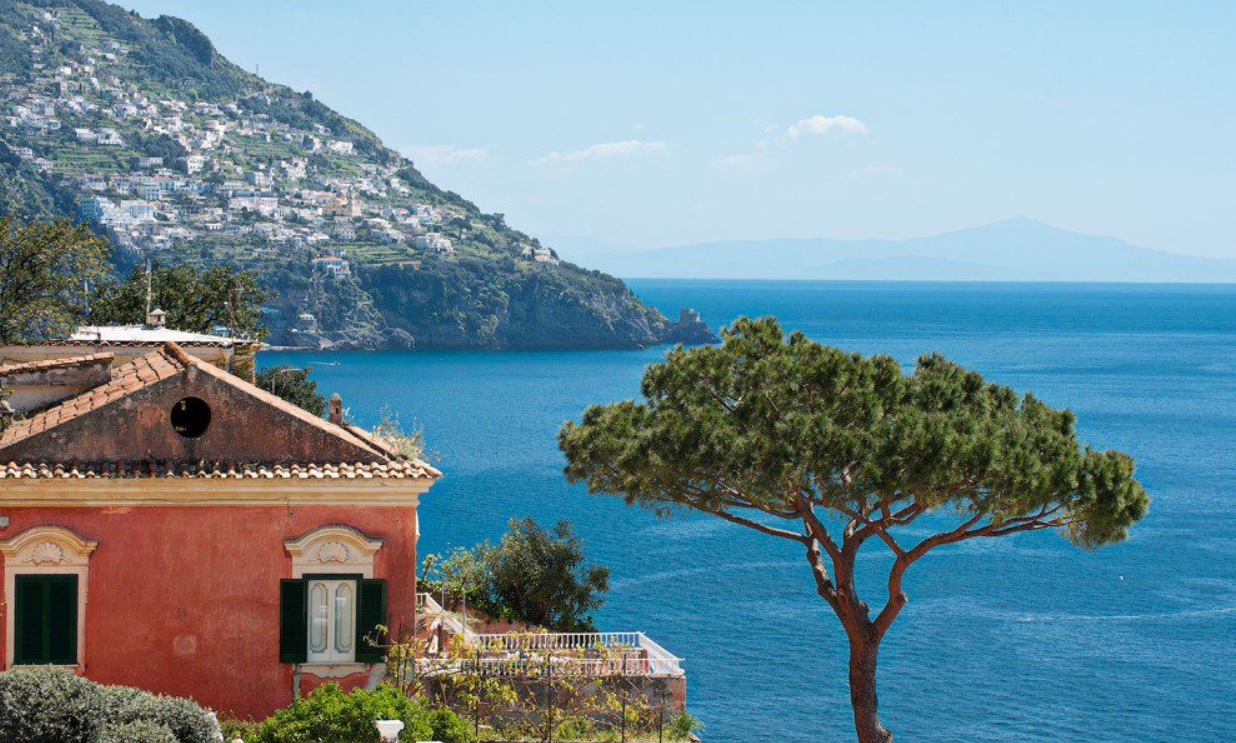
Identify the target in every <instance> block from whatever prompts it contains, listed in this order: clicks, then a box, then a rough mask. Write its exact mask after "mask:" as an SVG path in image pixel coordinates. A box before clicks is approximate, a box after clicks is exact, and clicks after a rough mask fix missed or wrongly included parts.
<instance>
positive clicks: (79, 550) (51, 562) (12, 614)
mask: <svg viewBox="0 0 1236 743" xmlns="http://www.w3.org/2000/svg"><path fill="white" fill-rule="evenodd" d="M98 546H99V543H98V542H97V541H94V540H88V539H83V538H81V537H80V536H78V535H77V534H76V533H74V532H72V531H70V530H69V529H66V528H64V527H62V526H52V525H46V526H34V527H31V528H29V529H26V530H25V531H23V532H21V533H20V534H18V535H16V536H14V537H13V538H12V539H6V540H4V541H0V556H3V558H4V606H5V609H6V611H5V612H4V643H5V644H4V668H5V670H8V669H10V668H13V666H14V665H16V663H15V662H14V661H15V655H16V650H17V648H16V642H17V640H16V635H17V576H19V575H76V576H77V663H75V664H73V665H71V666H69V668H85V667H86V597H87V593H88V587H89V582H88V580H89V577H90V554H91V553H92V552H94V550H95V548H96V547H98Z"/></svg>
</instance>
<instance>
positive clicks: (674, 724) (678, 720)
mask: <svg viewBox="0 0 1236 743" xmlns="http://www.w3.org/2000/svg"><path fill="white" fill-rule="evenodd" d="M703 727H704V723H702V722H700V721H699V720H698V719H696V717H695V716H694V715H692V714H691V713H690V712H683V713H682V714H681V715H678V716H677V717H675V718H674V719H673V720H670V723H669V725H667V726H666V727H665V730H666V732H667V733H668V734H669V738H670V740H687V739H688V738H690V737H691V734H692V733H696V732H699V731H700V730H702V729H703Z"/></svg>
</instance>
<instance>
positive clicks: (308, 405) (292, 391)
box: [253, 364, 326, 418]
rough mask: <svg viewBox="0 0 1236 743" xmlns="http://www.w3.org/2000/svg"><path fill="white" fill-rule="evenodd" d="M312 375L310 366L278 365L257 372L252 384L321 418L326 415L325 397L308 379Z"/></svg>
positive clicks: (315, 383) (315, 384)
mask: <svg viewBox="0 0 1236 743" xmlns="http://www.w3.org/2000/svg"><path fill="white" fill-rule="evenodd" d="M312 373H313V367H312V366H306V367H304V368H301V369H298V368H296V367H294V366H290V365H288V364H279V365H277V366H268V367H266V368H265V369H261V370H259V371H258V373H257V376H256V377H255V378H254V382H253V383H254V384H256V385H257V386H258V387H261V388H262V389H264V390H266V391H267V392H271V393H273V394H275V395H277V396H279V397H281V398H283V399H284V400H287V401H288V402H290V403H292V404H293V405H295V406H296V407H298V408H301V409H302V410H305V411H306V412H308V413H310V414H311V415H315V416H317V417H318V418H321V417H322V416H323V415H326V396H325V395H323V394H322V393H321V392H318V383H317V382H315V381H314V380H313V378H312V377H310V375H311V374H312Z"/></svg>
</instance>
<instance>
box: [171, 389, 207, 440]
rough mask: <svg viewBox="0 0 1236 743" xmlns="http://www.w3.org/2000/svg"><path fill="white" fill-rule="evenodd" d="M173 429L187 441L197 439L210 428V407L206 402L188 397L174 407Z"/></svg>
mask: <svg viewBox="0 0 1236 743" xmlns="http://www.w3.org/2000/svg"><path fill="white" fill-rule="evenodd" d="M172 428H174V429H175V430H176V433H178V434H180V435H181V436H184V437H185V438H187V439H196V438H198V437H199V436H201V435H202V434H204V433H206V429H207V428H210V406H209V405H207V404H206V401H205V400H201V399H199V398H196V397H186V398H184V399H183V400H181V401H180V402H178V403H176V405H175V406H173V407H172Z"/></svg>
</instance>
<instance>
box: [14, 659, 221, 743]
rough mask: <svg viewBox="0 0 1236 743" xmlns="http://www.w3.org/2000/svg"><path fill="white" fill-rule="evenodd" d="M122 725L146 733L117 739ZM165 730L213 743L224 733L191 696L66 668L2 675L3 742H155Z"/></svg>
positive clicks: (186, 740)
mask: <svg viewBox="0 0 1236 743" xmlns="http://www.w3.org/2000/svg"><path fill="white" fill-rule="evenodd" d="M130 726H135V727H130ZM118 728H125V729H128V730H130V731H133V732H134V734H136V731H137V730H140V731H141V733H142V735H145V736H146V737H139V738H117V737H116V736H119V735H121V734H122V733H123V730H118ZM160 728H161V729H162V730H163V731H167V732H168V733H169V734H170V735H171V736H172V738H171V740H174V741H178V742H179V743H214V741H216V740H217V736H218V734H219V725H218V723H217V722H216V721H215V718H214V715H213V714H211V713H210V712H207V711H206V710H204V709H202V708H201V707H198V706H197V705H196V704H194V703H193V702H191V701H189V700H187V699H178V698H176V697H165V696H159V695H155V694H151V693H149V692H145V691H141V690H139V689H133V688H129V687H124V686H102V685H100V684H96V683H94V682H92V681H88V680H86V679H84V678H81V677H79V676H76V675H74V674H73V673H72V672H70V671H68V670H66V669H62V668H22V669H18V670H13V671H7V672H5V673H0V741H14V742H16V741H21V742H22V743H96V741H99V740H120V739H124V740H140V741H151V742H152V743H153V742H155V741H163V740H165V739H166V738H163V737H158V736H159V735H160V734H161V731H160V730H159V729H160ZM100 736H111V737H102V738H100ZM152 736H153V737H152Z"/></svg>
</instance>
